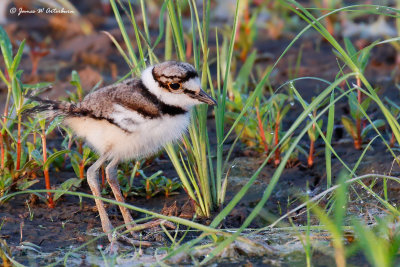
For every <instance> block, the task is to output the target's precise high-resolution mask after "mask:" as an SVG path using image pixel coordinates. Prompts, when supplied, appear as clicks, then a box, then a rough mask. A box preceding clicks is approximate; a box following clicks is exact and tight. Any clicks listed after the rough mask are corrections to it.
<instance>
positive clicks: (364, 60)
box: [335, 38, 384, 150]
mask: <svg viewBox="0 0 400 267" xmlns="http://www.w3.org/2000/svg"><path fill="white" fill-rule="evenodd" d="M344 43H345V47H346V52H347V53H348V55H349V57H350V58H351V61H352V63H353V64H354V65H356V66H357V68H358V69H359V70H360V72H361V73H363V72H364V71H365V68H366V67H367V65H368V61H369V56H370V51H371V49H372V48H373V47H374V46H373V45H370V46H367V47H366V48H364V49H362V50H360V51H357V50H356V48H355V47H354V45H353V44H352V43H351V41H350V40H349V39H347V38H345V39H344ZM335 54H336V55H337V56H338V57H339V58H340V59H341V60H342V61H344V62H346V60H345V58H344V57H343V55H341V54H340V53H338V52H335ZM356 81H357V84H356V87H357V95H355V94H354V93H353V92H352V93H350V94H349V106H350V114H351V117H352V118H353V120H354V122H353V121H352V120H351V119H350V118H349V117H347V116H343V117H342V123H343V126H344V128H345V129H346V131H347V132H348V133H349V134H350V136H351V137H352V138H353V140H354V148H355V149H358V150H360V149H361V146H362V143H363V139H364V138H365V136H366V134H367V133H368V132H369V131H370V130H371V129H373V126H372V125H371V126H367V127H365V128H363V126H362V125H361V124H362V118H363V117H364V115H363V113H362V110H363V111H364V112H366V110H367V109H368V107H369V105H370V103H371V98H370V97H366V98H365V97H364V95H363V93H362V91H361V90H362V89H361V85H362V83H361V79H360V77H359V75H357V76H356ZM351 87H353V86H351ZM349 88H350V86H349ZM376 92H377V89H375V93H376ZM363 98H365V99H363ZM373 124H374V125H375V127H377V128H379V127H382V126H383V125H384V121H383V120H376V121H374V122H373Z"/></svg>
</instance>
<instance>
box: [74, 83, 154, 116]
mask: <svg viewBox="0 0 400 267" xmlns="http://www.w3.org/2000/svg"><path fill="white" fill-rule="evenodd" d="M147 92H148V91H147V90H146V89H145V88H144V87H143V84H142V82H141V81H140V80H138V79H130V80H126V81H124V82H122V83H119V84H116V85H110V86H107V87H104V88H101V89H99V90H97V91H95V92H93V93H91V94H89V95H87V96H86V97H85V99H84V100H83V101H82V103H81V108H82V109H84V110H87V111H89V112H90V113H91V114H92V115H93V116H95V117H99V118H112V113H113V112H114V105H115V104H118V105H120V106H123V107H124V108H126V109H128V110H131V111H135V112H138V113H139V114H140V115H142V116H143V117H145V118H155V117H159V116H160V115H161V114H160V111H159V109H158V105H157V99H156V98H155V96H153V95H149V94H148V93H147Z"/></svg>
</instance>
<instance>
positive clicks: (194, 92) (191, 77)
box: [152, 61, 216, 105]
mask: <svg viewBox="0 0 400 267" xmlns="http://www.w3.org/2000/svg"><path fill="white" fill-rule="evenodd" d="M152 74H153V78H154V80H155V81H156V82H157V83H158V85H159V86H160V88H162V89H163V90H164V91H167V92H168V93H171V94H181V95H182V94H183V95H186V96H187V97H189V98H190V99H192V100H195V101H198V102H201V103H206V104H208V105H215V104H216V101H215V100H214V99H213V98H212V97H210V96H209V95H208V94H207V93H206V92H204V91H203V90H202V89H201V83H200V79H199V75H198V74H197V71H196V69H195V68H194V67H193V66H192V65H190V64H189V63H185V62H177V61H166V62H163V63H160V64H157V65H155V66H154V67H153V70H152ZM199 104H200V103H199Z"/></svg>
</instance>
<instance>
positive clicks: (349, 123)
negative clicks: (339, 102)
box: [342, 92, 385, 150]
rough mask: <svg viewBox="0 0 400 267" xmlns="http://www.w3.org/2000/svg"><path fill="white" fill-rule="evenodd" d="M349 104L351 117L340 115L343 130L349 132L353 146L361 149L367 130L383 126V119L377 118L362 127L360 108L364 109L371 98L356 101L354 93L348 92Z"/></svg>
mask: <svg viewBox="0 0 400 267" xmlns="http://www.w3.org/2000/svg"><path fill="white" fill-rule="evenodd" d="M348 97H349V101H348V103H349V106H350V115H351V118H352V119H351V118H349V117H347V116H345V115H343V116H342V124H343V126H344V128H345V130H346V131H347V132H348V133H349V134H350V136H351V137H352V138H353V140H354V148H355V149H358V150H359V149H361V145H362V143H363V140H364V139H365V137H366V136H367V134H368V132H370V131H371V130H373V129H374V127H376V128H380V127H383V126H384V125H385V121H384V120H382V119H377V120H374V121H373V122H372V124H369V125H367V126H366V127H362V125H361V122H362V120H361V118H362V117H363V115H362V113H361V110H360V108H362V109H363V110H364V111H366V110H367V109H368V107H369V105H370V103H371V98H369V97H366V98H365V99H364V100H363V101H362V102H358V101H357V99H360V98H357V96H356V93H354V92H350V93H349V95H348Z"/></svg>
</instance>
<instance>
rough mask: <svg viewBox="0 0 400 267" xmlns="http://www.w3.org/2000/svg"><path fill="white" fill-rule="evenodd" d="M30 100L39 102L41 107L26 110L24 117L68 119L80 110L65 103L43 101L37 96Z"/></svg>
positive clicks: (73, 105)
mask: <svg viewBox="0 0 400 267" xmlns="http://www.w3.org/2000/svg"><path fill="white" fill-rule="evenodd" d="M29 99H31V100H33V101H36V102H39V105H37V106H35V107H33V108H30V109H27V110H25V111H24V113H23V115H37V114H40V116H42V117H44V118H47V119H50V120H52V119H54V118H56V117H66V116H68V115H71V114H73V113H76V111H77V110H78V109H79V108H78V106H77V105H75V104H73V103H69V102H65V101H55V100H48V99H42V98H40V97H37V96H30V97H29Z"/></svg>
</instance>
